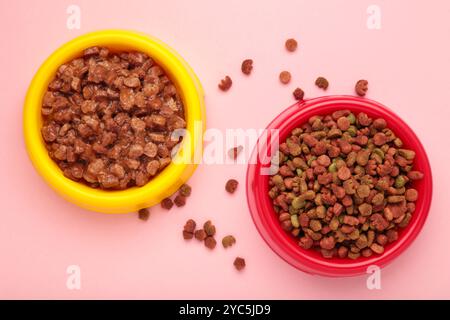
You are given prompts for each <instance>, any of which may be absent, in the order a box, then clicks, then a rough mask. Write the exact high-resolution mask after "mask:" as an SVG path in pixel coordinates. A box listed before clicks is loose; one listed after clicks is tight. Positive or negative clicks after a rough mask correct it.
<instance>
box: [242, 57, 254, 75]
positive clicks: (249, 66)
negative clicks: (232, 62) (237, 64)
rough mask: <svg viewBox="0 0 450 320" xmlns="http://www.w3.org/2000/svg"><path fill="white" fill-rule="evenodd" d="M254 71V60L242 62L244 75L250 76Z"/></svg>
mask: <svg viewBox="0 0 450 320" xmlns="http://www.w3.org/2000/svg"><path fill="white" fill-rule="evenodd" d="M252 70H253V60H252V59H246V60H244V61H242V65H241V71H242V73H243V74H246V75H249V74H250V73H252Z"/></svg>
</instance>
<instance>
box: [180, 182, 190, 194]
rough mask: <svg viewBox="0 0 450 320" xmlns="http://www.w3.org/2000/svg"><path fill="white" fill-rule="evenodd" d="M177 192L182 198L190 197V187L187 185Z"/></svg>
mask: <svg viewBox="0 0 450 320" xmlns="http://www.w3.org/2000/svg"><path fill="white" fill-rule="evenodd" d="M178 192H179V193H180V194H181V195H182V196H183V197H189V196H190V195H191V192H192V188H191V186H190V185H188V184H186V183H185V184H183V185H182V186H181V187H180V189H179V190H178Z"/></svg>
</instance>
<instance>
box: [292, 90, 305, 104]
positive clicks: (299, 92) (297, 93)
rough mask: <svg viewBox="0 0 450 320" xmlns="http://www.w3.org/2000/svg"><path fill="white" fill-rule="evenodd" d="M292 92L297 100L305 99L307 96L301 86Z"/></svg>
mask: <svg viewBox="0 0 450 320" xmlns="http://www.w3.org/2000/svg"><path fill="white" fill-rule="evenodd" d="M292 94H293V95H294V98H295V100H298V101H301V100H303V98H304V96H305V92H304V91H303V90H302V89H300V88H296V89H295V90H294V92H293V93H292Z"/></svg>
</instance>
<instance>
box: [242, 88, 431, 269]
mask: <svg viewBox="0 0 450 320" xmlns="http://www.w3.org/2000/svg"><path fill="white" fill-rule="evenodd" d="M339 109H349V110H351V111H353V112H362V111H363V112H365V113H367V114H368V115H369V116H371V117H382V118H384V119H385V120H386V121H387V123H388V126H389V128H391V129H392V130H393V131H394V133H395V134H396V135H397V136H398V137H399V138H400V139H402V140H403V143H404V146H405V148H409V149H412V150H414V151H415V152H416V159H415V165H414V168H415V170H420V171H422V172H423V173H424V178H423V179H422V180H419V181H415V183H414V188H416V189H417V190H418V191H419V198H418V199H417V202H416V211H415V212H414V214H413V215H412V219H411V221H410V223H409V225H408V226H407V227H406V228H404V229H402V230H399V238H398V240H397V241H395V242H393V243H391V244H389V245H387V246H386V247H385V251H384V253H383V254H382V255H373V256H371V257H369V258H364V257H361V258H358V259H356V260H351V259H340V258H332V259H325V258H323V257H322V256H321V254H320V253H319V252H317V251H314V250H304V249H302V248H301V247H300V246H299V245H298V244H297V242H296V241H295V239H294V238H293V237H292V236H291V235H289V234H288V233H286V232H285V231H284V230H282V229H281V227H280V224H279V222H278V219H277V216H276V214H275V211H274V210H273V208H272V203H271V199H270V198H269V196H268V180H269V176H267V175H261V174H260V172H261V171H260V170H261V168H264V167H267V166H269V165H270V164H267V165H266V164H261V162H260V159H259V157H256V153H257V152H259V154H267V151H269V150H270V142H269V143H267V144H262V145H259V150H256V148H255V150H254V151H253V156H252V157H253V158H252V159H255V161H253V162H252V163H250V164H249V165H248V170H247V202H248V206H249V209H250V213H251V215H252V218H253V221H254V223H255V225H256V228H257V229H258V231H259V233H260V234H261V236H262V237H263V239H264V240H265V241H266V243H267V244H268V245H269V247H270V248H271V249H272V250H273V251H274V252H275V253H276V254H278V255H279V256H280V257H281V258H282V259H284V260H285V261H286V262H288V263H289V264H291V265H292V266H294V267H296V268H297V269H299V270H302V271H304V272H307V273H310V274H317V275H323V276H331V277H342V276H356V275H361V274H365V273H366V272H367V269H368V267H369V266H372V265H374V266H377V267H380V268H382V267H384V266H386V265H387V264H388V263H390V262H391V261H392V260H394V259H395V258H396V257H398V255H400V254H401V253H402V252H403V251H405V250H406V248H407V247H408V246H409V245H410V244H411V243H412V242H413V240H414V239H415V238H416V237H417V235H418V234H419V232H420V230H421V229H422V227H423V225H424V223H425V220H426V218H427V216H428V211H429V209H430V205H431V198H432V188H433V184H432V176H431V168H430V164H429V161H428V157H427V155H426V152H425V149H424V148H423V146H422V144H421V143H420V141H419V139H418V138H417V136H416V135H415V133H414V132H413V131H412V130H411V128H409V126H408V125H407V124H406V123H405V122H404V121H403V120H402V119H400V118H399V117H398V116H397V115H396V114H395V113H393V112H392V111H391V110H389V109H388V108H386V107H385V106H383V105H382V104H380V103H378V102H375V101H372V100H368V99H363V98H359V97H353V96H326V97H321V98H316V99H311V100H306V101H302V102H299V103H296V104H294V105H292V106H291V107H289V108H288V109H286V110H285V111H283V112H282V113H281V114H279V115H278V116H277V117H276V118H275V119H274V120H273V121H272V122H271V123H270V124H269V125H268V126H267V129H269V130H270V129H278V130H279V139H280V142H282V141H285V140H286V138H287V136H288V134H289V133H290V132H291V131H292V129H294V128H295V127H297V126H299V125H301V124H303V123H304V122H306V121H307V120H308V119H309V118H310V117H311V116H313V115H318V114H319V115H325V114H331V113H332V112H334V111H336V110H339Z"/></svg>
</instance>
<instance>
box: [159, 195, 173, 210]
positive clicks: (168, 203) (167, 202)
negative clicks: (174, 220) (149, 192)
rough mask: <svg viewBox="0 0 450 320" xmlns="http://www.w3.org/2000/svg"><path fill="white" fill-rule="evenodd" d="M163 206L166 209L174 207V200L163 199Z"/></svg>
mask: <svg viewBox="0 0 450 320" xmlns="http://www.w3.org/2000/svg"><path fill="white" fill-rule="evenodd" d="M161 207H162V208H163V209H166V210H170V209H172V207H173V201H172V199H170V198H165V199H163V200H162V201H161Z"/></svg>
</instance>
